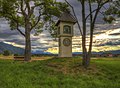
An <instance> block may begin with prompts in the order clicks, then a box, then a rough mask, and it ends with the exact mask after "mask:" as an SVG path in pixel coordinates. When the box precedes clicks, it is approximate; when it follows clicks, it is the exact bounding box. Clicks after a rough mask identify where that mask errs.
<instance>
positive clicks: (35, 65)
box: [0, 57, 120, 88]
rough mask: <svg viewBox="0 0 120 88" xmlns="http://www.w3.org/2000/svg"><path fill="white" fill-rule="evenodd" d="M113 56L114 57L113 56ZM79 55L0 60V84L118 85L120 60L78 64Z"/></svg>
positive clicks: (17, 87) (8, 87) (47, 87)
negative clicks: (85, 64)
mask: <svg viewBox="0 0 120 88" xmlns="http://www.w3.org/2000/svg"><path fill="white" fill-rule="evenodd" d="M115 59H116V60H115ZM80 61H81V59H80V58H79V57H78V58H63V59H61V58H55V59H52V60H45V61H33V62H29V63H26V62H15V61H11V60H0V71H1V72H0V78H1V80H0V87H1V88H119V87H120V84H119V82H120V64H119V63H120V60H119V59H117V58H114V60H113V59H110V58H108V59H106V58H101V59H97V60H92V62H91V67H89V69H88V70H85V69H83V68H82V67H81V62H80Z"/></svg>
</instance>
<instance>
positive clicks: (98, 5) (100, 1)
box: [65, 0, 111, 68]
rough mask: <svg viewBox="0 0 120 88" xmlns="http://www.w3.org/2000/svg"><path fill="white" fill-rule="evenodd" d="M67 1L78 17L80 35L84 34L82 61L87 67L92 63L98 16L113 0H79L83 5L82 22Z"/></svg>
mask: <svg viewBox="0 0 120 88" xmlns="http://www.w3.org/2000/svg"><path fill="white" fill-rule="evenodd" d="M65 1H66V3H67V4H68V5H69V6H70V7H71V8H72V11H73V14H74V16H75V18H76V19H77V24H78V28H79V30H80V35H81V36H82V52H83V61H82V62H83V66H84V67H85V68H87V67H88V66H89V64H90V58H91V51H92V44H93V33H94V29H95V23H96V19H97V16H98V15H99V14H100V13H102V12H101V9H102V8H103V7H104V5H105V4H107V3H109V2H110V1H111V0H77V1H78V2H80V6H81V15H82V24H80V23H79V22H81V20H78V18H77V15H76V12H75V10H74V7H73V6H72V5H71V4H70V3H69V1H67V0H65ZM93 4H94V5H95V6H94V8H93V6H92V5H93ZM86 7H87V8H86ZM87 9H88V10H87ZM87 11H88V12H87ZM77 13H78V12H77ZM88 20H89V21H88ZM87 23H89V26H90V27H89V32H90V33H89V36H90V37H89V46H88V48H87V45H86V43H87V42H86V37H87Z"/></svg>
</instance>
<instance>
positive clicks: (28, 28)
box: [25, 24, 31, 61]
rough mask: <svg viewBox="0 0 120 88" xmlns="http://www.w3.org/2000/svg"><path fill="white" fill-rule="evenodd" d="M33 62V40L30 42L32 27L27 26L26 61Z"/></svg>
mask: <svg viewBox="0 0 120 88" xmlns="http://www.w3.org/2000/svg"><path fill="white" fill-rule="evenodd" d="M30 60H31V40H30V25H29V24H27V25H26V29H25V61H30Z"/></svg>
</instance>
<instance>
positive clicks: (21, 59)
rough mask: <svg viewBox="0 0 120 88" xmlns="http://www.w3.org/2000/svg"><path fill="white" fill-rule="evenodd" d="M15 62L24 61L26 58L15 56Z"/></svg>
mask: <svg viewBox="0 0 120 88" xmlns="http://www.w3.org/2000/svg"><path fill="white" fill-rule="evenodd" d="M14 60H16V61H24V56H14Z"/></svg>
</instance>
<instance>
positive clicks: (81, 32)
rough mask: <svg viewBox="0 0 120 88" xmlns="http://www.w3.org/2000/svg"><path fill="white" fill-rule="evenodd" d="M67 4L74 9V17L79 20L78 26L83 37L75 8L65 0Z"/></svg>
mask: <svg viewBox="0 0 120 88" xmlns="http://www.w3.org/2000/svg"><path fill="white" fill-rule="evenodd" d="M65 2H66V3H67V4H68V5H69V6H70V7H71V8H72V11H73V14H74V17H75V19H76V20H77V24H78V28H79V30H80V34H81V35H83V34H82V30H81V26H80V24H79V21H78V18H77V16H76V14H75V10H74V8H73V6H72V5H71V4H70V3H69V2H68V1H67V0H65Z"/></svg>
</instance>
